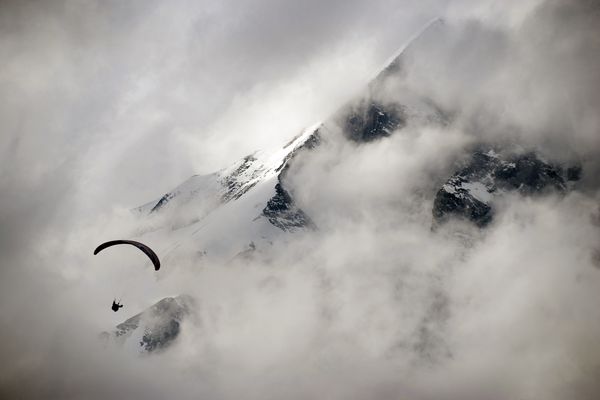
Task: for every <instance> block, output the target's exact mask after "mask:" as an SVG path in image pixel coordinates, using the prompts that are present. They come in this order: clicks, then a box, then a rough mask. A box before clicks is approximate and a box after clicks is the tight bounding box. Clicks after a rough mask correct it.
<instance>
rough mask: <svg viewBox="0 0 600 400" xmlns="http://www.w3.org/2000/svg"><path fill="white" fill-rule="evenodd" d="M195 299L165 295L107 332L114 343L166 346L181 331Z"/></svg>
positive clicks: (151, 347) (153, 347)
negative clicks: (110, 331)
mask: <svg viewBox="0 0 600 400" xmlns="http://www.w3.org/2000/svg"><path fill="white" fill-rule="evenodd" d="M194 304H195V302H194V300H193V299H192V298H191V297H190V296H186V295H182V296H177V297H167V298H164V299H162V300H160V301H159V302H157V303H156V304H154V305H152V306H151V307H149V308H148V309H146V310H144V311H143V312H141V313H139V314H137V315H134V316H133V317H131V318H129V319H127V320H126V321H124V322H123V323H121V324H119V325H117V327H116V330H115V331H114V332H112V333H109V335H111V336H112V337H113V338H114V339H115V341H117V342H118V343H121V344H124V345H127V346H129V347H131V348H134V349H137V350H138V351H142V352H152V351H158V350H161V349H165V348H167V347H168V346H169V345H171V344H172V343H173V342H174V341H175V339H177V337H178V336H179V333H180V332H181V324H182V323H183V321H184V320H185V319H186V318H188V317H189V316H190V313H191V310H192V307H193V306H194Z"/></svg>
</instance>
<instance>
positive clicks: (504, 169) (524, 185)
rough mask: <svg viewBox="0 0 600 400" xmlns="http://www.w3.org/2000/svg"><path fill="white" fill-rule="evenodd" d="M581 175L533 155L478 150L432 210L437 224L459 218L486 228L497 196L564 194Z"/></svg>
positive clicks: (451, 180) (435, 202) (576, 169)
mask: <svg viewBox="0 0 600 400" xmlns="http://www.w3.org/2000/svg"><path fill="white" fill-rule="evenodd" d="M580 175H581V170H580V168H578V167H571V168H567V169H565V168H563V167H561V166H559V165H556V164H552V163H548V162H546V161H544V160H542V159H541V158H540V157H539V156H538V155H537V154H536V153H534V152H528V153H519V154H510V155H500V154H498V153H496V152H495V151H494V150H492V149H478V150H476V151H475V152H474V153H473V155H472V156H471V158H470V160H469V161H468V162H467V163H466V165H465V166H464V167H462V168H461V169H459V170H458V171H457V172H456V173H455V174H454V175H452V176H451V177H450V178H449V179H448V180H447V181H446V183H445V184H444V185H443V186H442V188H440V190H438V192H437V194H436V196H435V200H434V204H433V210H432V212H433V219H434V225H437V224H440V223H443V222H445V221H447V220H448V219H449V218H450V217H458V218H462V219H466V220H468V221H470V222H473V223H474V224H476V225H477V226H480V227H483V226H486V225H487V224H489V223H490V222H491V221H492V219H493V215H494V208H493V200H494V197H496V196H498V195H500V194H502V193H506V192H518V193H520V194H523V195H526V196H532V195H538V194H543V193H546V192H558V193H564V192H565V191H566V190H567V184H566V183H567V181H569V180H577V179H579V176H580Z"/></svg>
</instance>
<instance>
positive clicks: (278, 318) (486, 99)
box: [0, 0, 600, 399]
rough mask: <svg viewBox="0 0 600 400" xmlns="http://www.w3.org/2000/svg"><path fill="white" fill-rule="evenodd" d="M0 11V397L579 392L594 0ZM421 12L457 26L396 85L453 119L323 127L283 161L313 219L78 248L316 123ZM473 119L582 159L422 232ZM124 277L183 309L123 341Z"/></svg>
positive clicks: (598, 361) (144, 294)
mask: <svg viewBox="0 0 600 400" xmlns="http://www.w3.org/2000/svg"><path fill="white" fill-rule="evenodd" d="M0 7H2V12H1V13H0V15H1V16H2V17H0V18H2V21H1V23H0V25H2V26H3V28H2V30H3V32H2V33H3V34H2V39H1V41H0V55H2V58H3V60H7V61H6V62H5V63H4V65H3V66H2V67H0V96H1V99H2V103H3V104H5V107H3V108H2V110H0V117H1V120H2V128H1V129H2V135H1V136H0V152H1V154H2V158H1V159H0V160H1V161H0V163H1V167H2V168H1V172H0V190H1V192H2V193H3V195H2V197H0V262H1V265H2V269H1V277H0V278H1V279H0V293H1V296H2V297H1V299H2V302H1V303H0V323H2V326H3V327H5V328H3V331H2V338H1V339H2V340H1V344H0V356H1V357H2V359H3V360H8V361H7V362H5V363H3V365H2V366H1V367H0V394H1V396H0V397H22V398H39V397H57V398H81V397H86V398H106V397H113V398H123V397H131V398H141V397H144V398H157V399H158V398H165V397H177V398H188V397H189V398H197V397H206V398H213V399H228V398H231V399H234V398H235V399H237V398H240V397H244V398H257V399H258V398H260V399H265V398H286V399H287V398H307V397H308V398H317V397H319V398H320V397H328V398H357V399H359V398H398V397H409V398H416V399H420V398H422V399H425V398H441V399H453V398H456V399H458V398H460V399H465V398H466V399H468V398H473V399H477V398H486V399H495V398H498V399H500V398H527V399H562V398H573V399H592V398H595V397H597V393H598V391H599V390H600V388H598V386H597V383H596V379H595V377H596V376H597V373H598V370H599V368H600V354H598V352H597V351H596V350H595V349H596V348H597V347H598V346H597V337H598V334H599V333H600V325H599V324H598V321H597V318H594V315H596V314H597V313H596V310H595V306H594V305H595V304H596V303H597V300H598V296H597V294H596V293H597V285H598V280H599V279H600V275H599V273H600V270H599V269H598V267H597V265H596V264H595V262H596V263H597V261H595V258H594V255H595V254H597V252H598V244H597V240H596V238H597V237H598V233H599V232H598V230H599V224H598V222H597V220H598V182H597V179H596V176H597V174H596V173H595V171H597V161H596V160H597V159H598V157H597V155H598V150H599V149H598V142H597V140H598V139H597V138H598V136H597V132H598V121H597V115H596V112H595V110H596V108H597V105H598V103H599V102H598V100H599V99H598V98H597V93H596V91H595V90H594V88H596V87H598V85H597V84H596V83H597V78H596V74H595V73H594V71H595V70H596V68H594V67H597V66H598V64H600V63H599V61H600V60H598V56H599V53H600V52H598V48H597V45H598V43H597V40H595V38H596V37H597V32H596V29H597V28H596V27H597V26H600V25H599V24H597V23H596V22H597V19H598V11H597V10H598V8H597V6H596V3H595V2H592V1H590V2H581V3H577V4H573V3H566V2H558V1H546V2H541V1H530V2H506V3H504V2H503V3H502V5H500V4H499V3H498V2H477V3H474V2H471V1H456V2H443V1H428V2H411V1H404V2H392V1H386V0H379V1H375V2H362V1H350V2H340V1H331V2H325V3H323V2H309V3H303V4H302V7H301V6H300V5H299V4H295V3H292V2H283V3H282V2H275V1H267V0H264V1H253V2H249V3H245V4H243V5H240V4H234V3H232V2H208V1H207V2H202V3H189V2H184V1H182V2H175V3H169V5H167V4H166V3H161V2H130V3H122V2H93V1H90V2H78V3H73V2H59V1H56V2H46V3H43V4H37V3H29V2H12V3H11V2H4V3H2V5H1V6H0ZM437 15H443V16H445V17H446V24H447V26H448V27H449V30H448V32H449V34H448V35H447V36H445V37H444V38H443V40H441V41H431V42H426V43H425V44H424V45H423V46H421V47H420V48H419V49H418V51H417V50H415V51H414V52H413V53H412V54H411V56H410V57H409V58H408V61H407V71H406V75H405V76H404V80H403V81H401V82H396V83H395V84H396V85H399V86H398V87H400V88H403V89H407V90H410V91H412V92H414V93H417V94H419V95H423V96H426V97H428V98H430V99H432V100H434V101H435V102H436V103H437V104H438V105H439V106H440V107H441V108H442V109H443V110H445V111H447V112H448V115H451V116H452V119H451V121H450V122H449V123H448V124H447V125H444V126H432V125H427V126H422V125H419V124H414V125H410V124H409V126H407V127H406V128H405V129H404V130H403V131H401V132H397V133H396V134H395V135H393V136H392V137H390V138H388V139H385V140H382V141H378V142H373V143H369V144H366V145H360V146H359V145H356V144H353V143H350V142H348V141H346V140H345V139H344V138H342V137H340V136H338V135H335V133H332V134H331V135H330V136H328V137H327V140H326V141H325V143H324V144H323V146H321V147H319V148H317V149H316V150H315V151H313V152H311V153H308V154H306V155H305V156H304V157H302V158H300V159H298V160H297V161H295V163H294V164H293V165H292V168H291V170H290V173H289V184H290V187H291V189H292V190H293V191H294V194H295V196H296V200H297V202H298V203H299V205H300V206H301V207H302V209H303V210H305V211H306V212H307V213H308V214H309V215H310V216H311V218H312V219H313V220H314V221H315V222H316V223H317V225H318V226H319V228H320V230H319V231H317V232H313V233H310V234H307V235H300V236H298V237H296V238H295V240H294V241H293V242H290V241H282V242H281V243H274V244H273V247H272V248H271V249H269V250H268V252H266V253H262V255H261V253H259V254H258V256H257V257H256V258H255V259H254V260H253V261H251V262H241V261H234V262H230V263H220V262H214V261H211V262H210V263H201V264H197V263H195V262H194V261H193V260H178V263H180V264H178V265H177V266H175V267H174V268H173V269H172V270H171V271H170V272H169V273H166V272H165V273H164V274H159V275H158V277H157V278H155V277H154V276H153V275H152V274H151V273H149V269H148V268H146V267H147V265H145V264H144V261H142V260H140V258H139V257H138V256H139V254H136V253H135V252H131V253H129V252H120V253H119V254H116V253H107V254H105V255H103V256H102V257H100V256H96V257H94V256H92V255H91V252H92V250H93V248H94V247H95V246H96V245H97V244H98V243H99V242H100V241H101V240H102V239H104V238H112V237H117V236H123V235H124V236H127V235H128V234H130V233H132V234H133V232H136V230H137V229H138V222H137V221H136V220H135V218H134V216H133V215H132V214H131V213H129V210H128V209H129V208H130V207H133V206H136V205H138V204H141V203H143V202H145V201H148V200H150V199H152V198H153V197H157V196H158V195H159V194H161V193H162V192H164V191H165V190H166V189H169V188H170V187H172V186H174V185H175V184H178V183H179V182H180V181H182V180H183V179H185V178H187V177H188V176H189V175H191V174H192V173H195V172H209V171H211V172H212V171H213V170H214V169H217V168H220V167H224V166H226V164H227V163H229V162H231V161H234V160H235V159H236V158H237V157H239V156H241V155H244V154H247V153H249V152H251V151H252V150H254V149H255V147H264V146H267V147H268V146H278V145H279V144H280V143H284V142H285V141H286V140H287V139H288V138H289V137H290V136H293V135H294V134H295V133H296V132H297V130H299V129H300V128H301V127H302V126H303V125H305V124H310V123H313V122H314V121H315V120H322V119H324V118H327V116H328V115H329V114H330V113H332V112H333V111H335V109H336V108H337V107H338V105H339V104H342V103H344V101H345V100H346V99H347V98H348V97H350V96H351V94H352V93H353V92H356V91H358V90H359V89H360V87H361V85H362V82H365V81H366V80H367V79H369V78H370V77H371V76H373V75H374V72H376V68H377V66H378V65H380V64H383V61H384V60H385V59H387V57H388V56H389V55H390V54H393V53H394V52H395V51H396V50H397V49H398V47H400V46H401V44H402V43H404V42H405V41H406V40H407V39H408V38H409V36H410V35H411V34H412V32H414V31H416V30H418V28H419V27H420V26H422V24H423V23H424V22H425V21H428V20H430V19H431V17H433V16H437ZM400 42H401V43H400ZM340 86H343V87H342V88H340ZM391 88H392V89H394V88H395V86H393V85H392V86H391ZM391 92H393V90H392V91H391ZM391 100H393V98H392V99H391ZM479 140H495V141H518V142H520V143H522V144H524V145H532V144H535V145H536V147H538V148H539V149H541V151H543V152H544V153H545V154H546V156H547V157H551V158H558V159H560V160H566V161H569V162H570V161H572V160H573V159H578V160H581V161H582V163H583V166H584V168H583V170H584V180H583V182H582V183H580V186H578V187H576V190H575V191H574V192H572V193H570V194H568V195H566V196H563V197H558V196H549V197H544V198H530V199H525V198H522V197H518V196H506V197H505V198H504V199H503V200H502V201H501V202H500V204H499V205H498V207H499V211H498V215H497V218H496V220H495V222H494V224H493V225H492V226H491V227H490V228H489V229H487V230H485V231H482V232H480V231H475V230H473V231H469V232H468V234H467V235H465V234H464V229H465V228H464V227H461V228H460V229H458V228H456V226H453V225H452V224H450V225H449V226H447V227H446V228H445V229H441V230H440V231H437V232H432V231H431V229H430V226H431V205H432V201H433V194H434V193H435V190H436V188H437V187H438V186H439V184H440V183H441V182H443V181H444V179H446V178H447V177H448V175H449V174H450V173H451V172H452V168H453V165H454V162H455V161H456V160H457V159H460V157H462V156H464V152H465V148H467V147H468V146H469V145H470V144H472V143H474V142H476V141H479ZM459 232H462V233H463V234H462V235H458V233H459ZM152 240H160V238H156V237H154V238H152ZM116 293H118V294H116ZM121 293H124V294H125V295H127V296H128V298H129V299H130V300H128V302H127V305H126V309H124V310H127V312H128V313H129V312H130V313H132V314H133V313H134V312H135V311H137V310H142V309H144V308H145V307H147V306H148V304H150V303H151V302H152V301H156V300H158V299H160V298H161V297H164V296H167V295H177V294H180V293H189V294H191V295H193V296H194V297H195V298H196V300H197V301H198V307H197V309H196V311H195V315H194V319H192V320H190V321H188V322H186V323H184V325H183V333H182V335H181V337H180V338H179V340H178V342H177V343H176V344H175V345H174V347H172V348H170V349H169V351H167V352H164V353H161V354H155V355H151V356H142V357H140V356H138V355H135V354H134V355H132V354H129V353H127V352H125V351H123V350H122V349H120V348H112V347H111V346H108V347H103V346H102V342H101V341H99V340H98V334H99V332H101V331H103V330H106V329H109V328H110V327H112V326H114V325H115V324H116V323H118V322H121V320H122V315H123V314H122V313H117V314H114V315H113V314H109V313H108V312H107V311H108V307H109V306H110V301H111V300H112V299H111V297H112V296H116V295H119V294H121ZM107 301H108V303H107ZM128 315H129V314H128Z"/></svg>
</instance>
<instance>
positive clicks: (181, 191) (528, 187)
mask: <svg viewBox="0 0 600 400" xmlns="http://www.w3.org/2000/svg"><path fill="white" fill-rule="evenodd" d="M446 29H447V27H446V26H445V24H444V22H443V21H440V20H435V21H433V22H432V23H430V24H428V26H427V27H426V29H424V30H423V32H421V33H420V35H418V36H417V37H416V38H415V39H414V40H412V42H410V44H409V45H408V46H406V47H405V49H404V50H403V51H402V52H400V54H399V55H398V56H397V57H396V58H395V59H394V60H393V61H392V62H391V63H390V64H389V65H388V66H387V67H386V68H385V69H383V70H382V71H381V72H380V73H379V74H378V75H377V76H376V77H375V78H374V80H373V81H371V82H370V83H369V84H368V85H367V86H366V88H365V90H364V91H363V92H362V93H360V94H359V95H358V96H356V97H355V98H353V99H351V100H350V101H349V102H347V103H346V104H344V105H342V106H341V107H340V108H339V110H338V111H337V112H335V113H334V114H333V115H332V116H331V117H330V118H329V119H327V120H326V121H324V122H322V123H318V124H315V125H312V126H310V127H309V128H307V129H305V130H304V131H303V132H301V134H299V135H297V136H296V137H294V138H293V139H292V140H291V141H289V142H288V143H287V144H286V145H284V146H282V147H281V148H280V149H279V150H277V151H275V152H271V153H269V152H264V151H257V152H255V153H253V154H251V155H248V156H246V157H244V158H243V159H242V160H240V161H239V162H237V163H235V164H233V165H231V166H230V167H228V168H225V169H223V170H220V171H217V172H215V173H212V174H208V175H195V176H192V177H191V178H189V179H188V180H186V181H185V182H183V183H182V184H181V185H179V186H177V187H175V188H174V189H173V190H170V191H169V192H168V193H165V194H164V195H163V196H161V197H160V198H157V199H155V200H152V201H150V202H148V203H146V204H144V205H142V206H140V207H138V208H136V209H135V212H136V213H137V214H139V216H140V230H139V232H138V233H139V237H141V238H143V240H144V241H145V242H148V243H149V244H151V245H152V246H153V247H155V248H156V250H157V251H158V252H159V254H161V257H162V258H163V260H164V262H165V264H168V263H169V262H170V261H174V260H175V259H177V258H178V257H185V258H186V259H188V260H189V259H192V260H201V259H203V258H214V259H218V260H232V259H237V258H240V257H247V256H248V255H250V254H252V253H253V252H255V251H257V249H259V250H263V249H268V248H269V246H270V245H271V244H272V243H273V242H274V241H276V240H294V235H302V234H305V233H307V232H310V231H311V230H315V229H319V227H318V226H316V225H315V223H314V222H313V221H312V219H311V216H310V215H308V214H307V213H305V212H304V211H303V210H302V209H301V208H299V207H298V205H297V203H296V201H295V199H294V192H293V191H292V190H291V189H290V187H289V185H288V184H287V182H286V172H287V171H288V169H289V166H290V165H291V163H293V162H294V160H295V159H296V157H298V156H299V155H301V154H302V153H304V152H308V151H311V150H312V149H315V148H316V147H318V146H321V145H322V143H323V142H324V141H327V140H328V137H330V135H333V134H337V133H341V134H342V137H345V138H346V140H348V141H351V142H353V143H354V144H355V145H356V146H363V145H369V143H371V142H373V141H378V140H387V139H386V138H387V137H389V136H390V135H393V134H396V135H397V134H402V130H403V128H405V127H406V126H410V125H412V126H427V125H433V126H440V127H441V126H446V125H447V124H449V123H451V120H452V116H451V115H448V114H449V113H447V112H444V111H443V109H442V107H440V106H439V105H438V104H436V102H435V101H434V100H433V99H431V98H426V97H423V96H422V95H419V94H416V93H414V92H412V91H411V90H409V89H408V88H407V87H405V86H404V85H403V76H404V63H405V59H406V58H407V57H412V56H414V53H415V52H418V50H419V47H420V46H421V45H424V44H427V43H431V42H435V41H442V40H444V38H445V36H446V34H447V32H446ZM515 148H516V149H517V150H515ZM580 174H581V169H579V168H577V167H570V168H567V167H564V166H561V165H559V164H558V163H556V162H553V161H552V160H545V159H544V158H543V157H541V156H540V155H539V154H537V153H536V152H535V150H532V149H528V150H523V149H522V148H520V147H519V146H518V145H517V146H516V147H514V148H511V149H506V148H498V146H497V145H496V144H489V143H477V144H476V145H475V146H473V147H472V150H471V152H470V157H468V159H467V161H465V162H463V163H462V164H459V165H456V167H455V168H454V169H452V170H450V171H448V174H447V178H446V179H445V180H442V181H445V182H444V183H443V184H442V185H441V186H440V187H439V188H438V189H437V191H434V192H432V193H431V198H432V199H434V201H433V207H432V210H431V214H432V225H433V226H434V227H436V226H439V225H440V224H443V223H444V222H446V221H448V220H449V219H451V218H460V219H466V220H468V221H470V222H472V223H474V224H475V225H476V226H478V227H481V228H483V227H485V226H486V225H488V224H489V223H490V222H491V221H492V219H493V216H494V202H495V200H496V199H497V198H498V197H500V196H502V195H503V194H504V193H509V192H517V193H520V194H523V195H528V196H529V195H542V194H544V193H546V192H549V191H552V192H559V193H564V192H565V191H567V190H569V188H570V184H569V182H572V181H575V180H577V179H578V178H579V176H580ZM190 304H192V302H190V301H187V300H186V301H184V300H182V298H177V299H171V298H167V299H164V300H162V301H161V302H159V303H157V304H155V305H154V306H152V307H151V308H150V309H149V310H148V311H145V312H144V313H142V314H139V315H137V316H135V317H132V318H130V319H129V320H127V321H125V322H124V323H123V324H120V325H119V326H118V327H117V333H116V336H118V337H135V339H132V340H133V342H136V341H137V342H138V343H139V346H141V347H143V348H144V349H145V350H148V351H151V350H154V349H156V348H161V347H164V346H166V345H168V344H169V343H170V342H171V341H172V340H173V339H174V338H175V337H176V336H177V334H178V332H179V330H178V327H179V323H180V322H181V319H182V318H183V316H185V315H186V312H187V311H186V309H187V308H186V307H191V306H190ZM155 314H161V315H162V317H161V318H159V319H158V320H159V321H160V323H156V321H157V319H156V318H154V319H153V318H150V320H151V321H154V322H152V323H151V324H150V325H148V324H146V325H144V326H145V328H141V326H142V324H141V322H140V321H143V320H144V318H143V316H147V315H155ZM136 332H137V333H136ZM144 332H150V333H144ZM136 335H137V336H136ZM140 335H141V336H140Z"/></svg>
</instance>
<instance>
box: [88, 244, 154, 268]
mask: <svg viewBox="0 0 600 400" xmlns="http://www.w3.org/2000/svg"><path fill="white" fill-rule="evenodd" d="M117 244H130V245H132V246H135V247H137V248H138V249H140V250H141V251H142V252H143V253H144V254H145V255H147V256H148V258H149V259H150V260H151V261H152V264H154V270H155V271H158V270H159V269H160V260H159V259H158V256H157V255H156V253H155V252H154V251H153V250H152V249H151V248H150V247H148V246H146V245H145V244H143V243H140V242H136V241H135V240H111V241H109V242H105V243H102V244H101V245H100V246H98V247H96V250H94V255H96V254H98V253H100V252H101V251H102V250H104V249H106V248H107V247H111V246H115V245H117Z"/></svg>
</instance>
